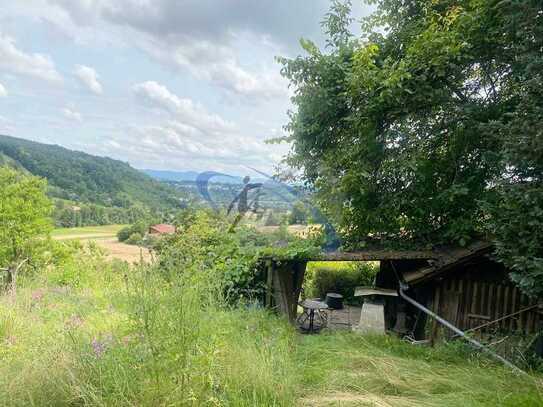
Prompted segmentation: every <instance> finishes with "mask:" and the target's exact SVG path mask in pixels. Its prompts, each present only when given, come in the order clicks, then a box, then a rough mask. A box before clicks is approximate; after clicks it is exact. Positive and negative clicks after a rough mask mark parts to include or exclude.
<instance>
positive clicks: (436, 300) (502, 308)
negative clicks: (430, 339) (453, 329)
mask: <svg viewBox="0 0 543 407" xmlns="http://www.w3.org/2000/svg"><path fill="white" fill-rule="evenodd" d="M534 304H535V303H534V301H532V300H530V299H529V298H528V297H527V296H526V295H524V294H522V293H521V292H520V290H519V289H518V288H517V287H515V286H514V285H512V284H509V283H507V282H505V281H502V282H493V281H477V280H470V279H447V280H444V281H441V282H439V283H436V284H435V285H434V296H433V301H432V307H431V309H432V311H434V312H436V313H437V314H438V315H440V316H442V317H443V318H445V319H447V320H448V321H450V322H451V323H453V324H454V325H456V326H457V327H458V328H460V329H462V330H464V331H465V330H468V329H471V328H475V327H477V326H479V325H482V324H484V323H486V322H490V321H494V320H496V319H499V318H501V317H503V316H506V315H508V314H512V313H514V312H516V311H520V310H522V309H524V308H527V307H529V306H531V305H534ZM541 318H542V315H541V314H540V312H539V311H538V309H537V308H535V309H532V310H530V311H527V312H523V313H521V314H519V315H517V316H515V317H512V318H507V319H505V320H503V321H500V322H498V323H496V324H492V325H490V326H488V327H485V328H483V329H482V330H481V331H480V332H478V333H477V335H484V334H492V333H496V332H524V333H527V334H530V333H534V332H536V331H537V330H538V329H539V327H540V320H541ZM542 322H543V321H542Z"/></svg>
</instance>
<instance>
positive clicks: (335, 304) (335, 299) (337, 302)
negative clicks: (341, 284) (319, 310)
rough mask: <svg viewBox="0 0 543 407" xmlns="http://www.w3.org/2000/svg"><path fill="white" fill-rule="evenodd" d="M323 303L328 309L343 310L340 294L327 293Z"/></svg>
mask: <svg viewBox="0 0 543 407" xmlns="http://www.w3.org/2000/svg"><path fill="white" fill-rule="evenodd" d="M325 302H326V305H328V308H330V309H343V295H341V294H337V293H328V294H326V300H325Z"/></svg>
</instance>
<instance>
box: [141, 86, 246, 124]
mask: <svg viewBox="0 0 543 407" xmlns="http://www.w3.org/2000/svg"><path fill="white" fill-rule="evenodd" d="M133 90H134V93H135V95H136V96H137V97H138V99H139V100H141V101H142V102H143V103H145V104H146V105H147V106H151V107H157V108H160V109H162V110H166V111H168V112H170V113H172V114H174V116H175V118H176V119H177V120H179V121H180V122H182V123H184V124H187V125H190V126H191V127H193V128H196V129H199V130H200V131H203V132H206V133H221V132H223V133H224V132H231V131H232V130H234V128H235V127H234V125H233V124H232V123H230V122H228V121H226V120H224V119H223V118H221V117H220V116H218V115H216V114H211V113H209V112H208V111H207V110H206V109H205V108H204V107H203V106H202V105H200V104H197V103H195V102H193V101H192V100H191V99H188V98H180V97H178V96H177V95H175V94H173V93H172V92H170V90H169V89H168V88H166V87H165V86H164V85H161V84H159V83H157V82H155V81H147V82H143V83H139V84H137V85H134V87H133Z"/></svg>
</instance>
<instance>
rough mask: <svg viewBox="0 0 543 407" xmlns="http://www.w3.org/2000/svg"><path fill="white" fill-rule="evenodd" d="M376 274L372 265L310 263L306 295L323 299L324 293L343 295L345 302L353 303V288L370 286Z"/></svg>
mask: <svg viewBox="0 0 543 407" xmlns="http://www.w3.org/2000/svg"><path fill="white" fill-rule="evenodd" d="M376 272H377V268H376V267H375V265H374V264H373V263H366V262H364V263H362V262H346V261H345V262H325V261H320V262H310V263H308V264H307V271H306V284H305V291H306V295H307V296H308V297H313V298H317V297H318V298H324V297H325V296H326V293H329V292H334V293H339V294H341V295H343V297H344V298H345V301H346V302H353V301H354V300H355V297H354V290H355V288H356V287H359V286H367V285H372V284H373V279H374V277H375V274H376Z"/></svg>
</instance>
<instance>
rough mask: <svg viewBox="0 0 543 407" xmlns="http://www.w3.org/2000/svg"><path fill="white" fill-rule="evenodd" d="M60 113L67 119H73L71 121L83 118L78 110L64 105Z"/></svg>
mask: <svg viewBox="0 0 543 407" xmlns="http://www.w3.org/2000/svg"><path fill="white" fill-rule="evenodd" d="M62 114H63V115H64V117H66V118H67V119H70V120H73V121H76V122H80V121H81V120H83V117H82V116H81V113H79V112H78V111H76V110H74V109H71V108H69V107H65V108H64V109H62Z"/></svg>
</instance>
